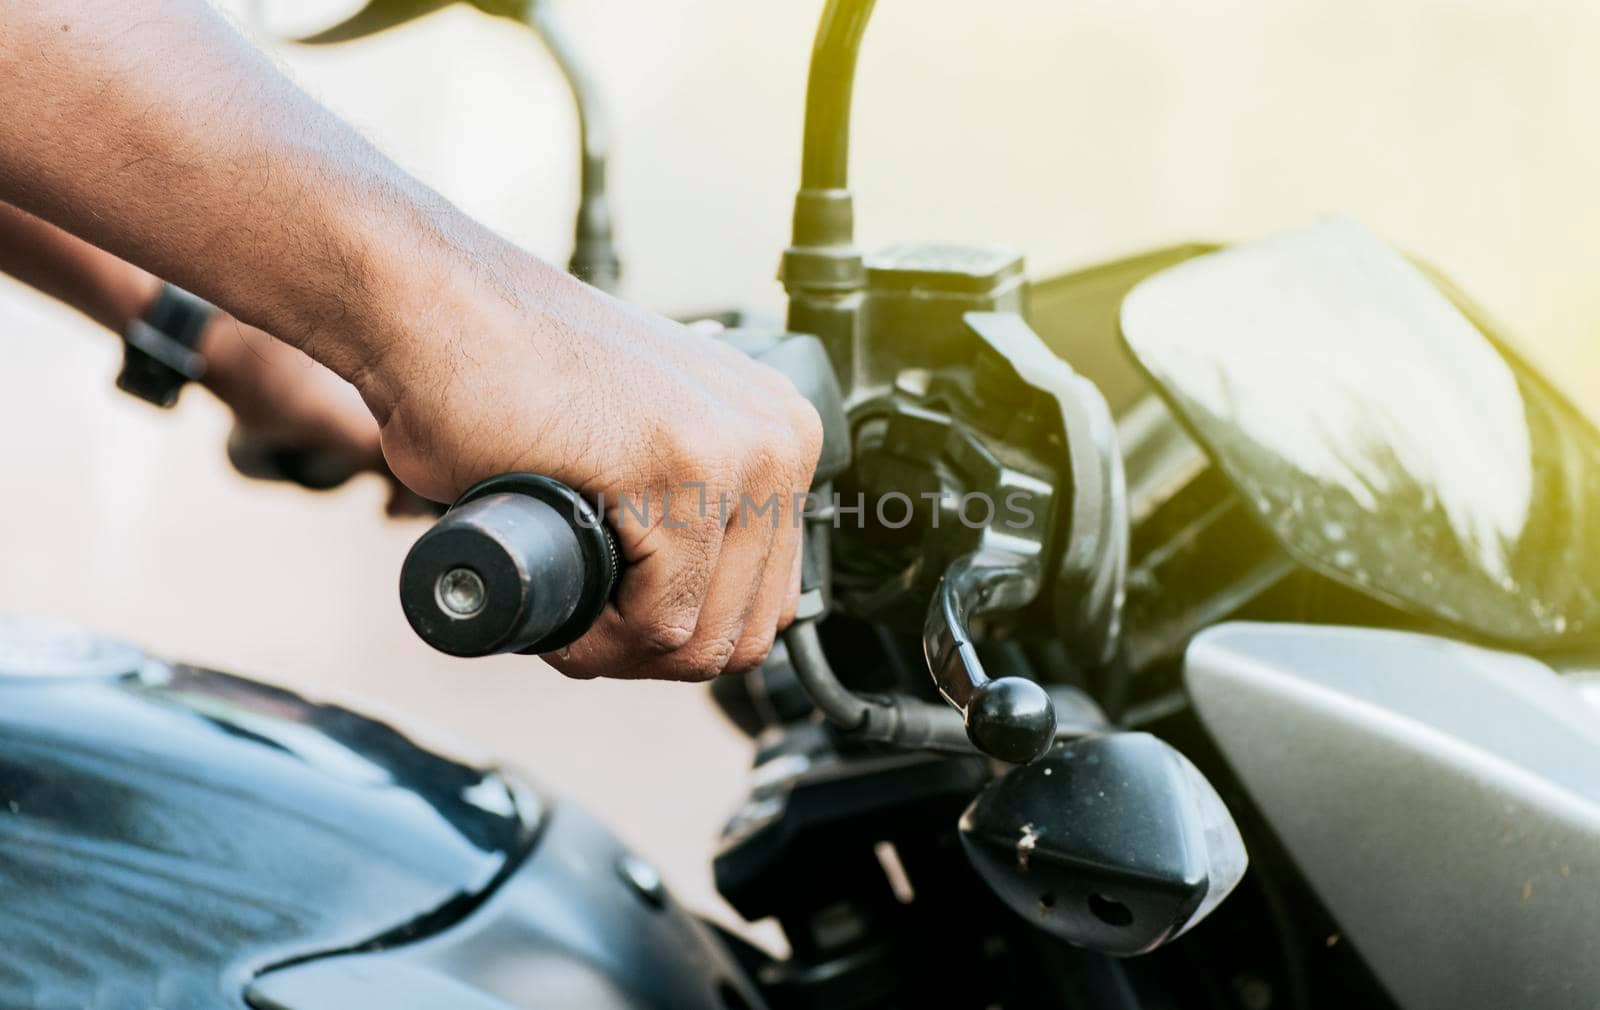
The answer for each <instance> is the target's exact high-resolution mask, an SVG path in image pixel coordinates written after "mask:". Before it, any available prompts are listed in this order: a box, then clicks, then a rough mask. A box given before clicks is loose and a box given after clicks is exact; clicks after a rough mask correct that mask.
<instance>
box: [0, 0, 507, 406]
mask: <svg viewBox="0 0 1600 1010" xmlns="http://www.w3.org/2000/svg"><path fill="white" fill-rule="evenodd" d="M0 108H7V109H19V110H26V115H6V116H0V198H3V199H7V200H9V201H10V202H12V203H15V204H17V205H19V206H21V207H23V208H25V209H27V210H29V211H32V212H34V213H36V214H38V215H39V216H41V217H44V218H46V219H48V220H51V221H54V222H56V223H58V224H61V225H63V226H64V227H66V228H68V229H69V230H71V231H72V232H74V233H76V234H79V235H82V236H84V237H85V238H86V239H88V240H90V241H91V242H93V243H95V244H96V245H99V246H102V247H104V248H106V249H109V250H111V251H112V252H115V253H116V254H118V255H119V256H121V257H123V258H125V259H127V260H131V261H133V262H135V263H138V264H139V265H141V266H142V267H145V268H146V269H148V270H150V271H151V272H153V273H156V274H159V275H160V276H163V277H166V278H169V279H171V280H173V281H174V282H175V283H178V284H180V285H182V286H184V287H186V288H189V289H191V290H193V291H195V292H197V293H199V294H201V295H203V296H205V297H207V298H209V299H211V300H212V301H215V302H217V303H218V304H220V305H223V306H224V307H226V308H227V309H228V310H229V311H231V312H232V313H233V314H234V315H236V316H238V317H239V318H241V319H243V320H245V321H247V322H249V323H252V324H254V325H257V326H260V327H261V328H263V329H265V330H268V331H269V332H272V333H275V334H278V335H280V336H281V337H282V338H283V339H285V340H287V341H289V342H291V343H294V344H296V345H298V346H301V347H303V348H305V349H307V350H308V351H310V352H311V353H312V354H314V355H315V356H317V357H319V358H321V359H322V360H324V361H325V362H326V363H328V364H329V365H331V366H332V367H333V368H334V369H335V370H336V371H339V372H340V373H341V374H344V375H346V376H354V375H358V374H361V373H363V372H367V371H370V370H371V368H372V362H373V361H374V360H375V359H378V358H381V357H382V356H384V355H385V354H388V353H390V352H392V351H394V350H395V348H393V347H392V346H390V345H392V344H393V342H394V341H396V340H400V339H402V338H403V336H404V335H405V334H407V333H408V328H407V326H406V325H405V323H406V322H407V321H409V318H408V317H410V316H412V315H414V313H415V309H414V308H413V303H414V302H415V300H416V297H417V293H418V291H419V290H423V289H426V288H428V287H430V286H432V285H435V284H439V283H443V281H444V278H443V273H442V271H443V270H444V266H445V264H450V263H453V262H455V260H456V259H458V258H459V257H457V256H455V255H453V253H454V251H455V250H457V249H460V248H462V247H466V248H469V249H470V248H471V247H472V246H474V245H483V246H486V247H488V246H492V245H493V244H494V242H493V240H492V238H491V237H489V236H488V235H487V234H486V233H484V232H483V231H482V230H481V229H478V228H477V227H476V226H475V225H472V224H471V223H470V222H468V221H467V220H466V219H465V218H464V217H463V216H462V215H460V214H459V213H457V212H456V211H455V210H454V209H453V208H451V207H450V206H449V205H448V204H446V203H445V202H444V201H443V200H441V199H440V198H439V197H437V196H436V195H435V194H433V193H432V192H431V191H429V190H427V189H426V187H423V186H422V185H420V184H419V183H417V182H416V181H415V180H413V179H411V178H410V177H408V176H407V175H406V174H405V173H404V172H402V171H400V170H399V169H397V168H396V167H395V166H393V165H392V164H391V163H390V162H389V161H388V160H387V159H385V158H384V157H383V156H382V155H380V154H378V153H377V152H376V151H375V150H373V149H372V148H371V147H370V145H368V144H366V143H365V142H364V141H362V140H361V139H360V138H359V137H358V136H356V134H355V133H354V132H353V131H351V130H350V129H349V128H348V127H346V126H345V125H344V124H342V123H340V122H339V121H338V120H337V119H335V118H334V117H333V116H332V115H330V114H329V113H328V112H326V111H325V110H323V109H322V108H321V107H320V106H318V105H317V104H316V103H314V102H312V101H311V100H310V99H309V98H307V97H306V96H305V95H304V94H303V93H301V92H300V91H299V90H298V89H297V88H295V87H294V86H293V85H292V84H291V83H290V82H289V81H287V80H286V79H285V78H284V77H283V76H282V75H281V74H280V73H278V71H277V70H276V69H275V68H274V67H273V66H272V65H271V64H270V63H269V62H268V61H267V60H266V59H265V58H264V57H263V56H262V55H261V54H259V53H258V52H256V51H255V50H254V49H252V48H251V47H250V46H249V45H248V44H247V43H246V42H245V41H244V40H243V39H241V38H240V37H239V36H238V35H237V34H236V33H235V32H234V31H233V30H232V29H231V28H230V27H229V26H228V25H227V24H226V23H225V22H224V21H223V20H222V19H221V18H220V17H219V16H218V15H216V14H215V13H214V12H212V11H211V10H210V8H209V7H208V6H206V4H205V3H203V2H202V0H53V2H47V0H12V2H10V3H8V4H6V10H5V12H4V13H3V14H0ZM41 138H48V140H44V141H42V140H41ZM180 208H181V213H176V212H175V211H177V210H179V209H180ZM402 257H403V259H402Z"/></svg>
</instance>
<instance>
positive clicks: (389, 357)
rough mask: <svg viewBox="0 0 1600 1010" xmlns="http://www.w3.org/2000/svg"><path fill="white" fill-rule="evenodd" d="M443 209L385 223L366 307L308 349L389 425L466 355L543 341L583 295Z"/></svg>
mask: <svg viewBox="0 0 1600 1010" xmlns="http://www.w3.org/2000/svg"><path fill="white" fill-rule="evenodd" d="M435 199H436V200H438V198H435ZM438 203H439V204H440V205H441V206H436V207H426V206H423V207H421V208H419V209H418V213H417V216H416V217H413V218H411V219H410V220H407V221H404V222H400V223H399V224H398V226H396V224H395V222H392V221H385V222H384V223H383V225H382V226H381V229H380V230H379V232H378V233H379V234H381V235H385V236H387V237H385V238H383V239H380V240H377V241H375V242H373V244H372V246H373V248H374V249H375V250H376V254H375V255H373V256H372V257H371V258H369V259H367V260H366V261H365V267H364V269H363V275H364V277H363V283H362V284H361V289H362V295H361V301H360V302H359V303H358V306H359V307H358V308H355V307H352V308H353V309H354V314H353V315H347V317H346V320H345V322H344V324H343V325H339V326H335V327H331V328H328V329H325V330H324V331H323V332H322V333H320V334H319V335H317V336H315V337H313V339H312V341H311V342H310V343H309V344H308V345H306V346H304V347H303V349H304V350H306V351H307V352H308V353H310V354H311V355H312V356H313V357H316V358H318V359H319V360H321V361H322V362H323V363H324V364H327V365H329V367H331V368H333V370H334V371H336V372H338V373H339V374H340V375H342V376H343V377H344V378H345V379H347V380H348V381H349V382H350V383H351V384H352V385H354V386H355V387H356V389H357V390H358V391H359V392H360V393H361V395H362V398H363V399H364V400H365V401H366V403H367V405H368V407H369V408H370V409H371V410H372V412H373V414H374V415H375V416H376V417H377V418H378V420H379V421H380V423H382V422H384V421H386V420H387V418H388V417H389V415H390V413H391V412H392V411H393V409H394V408H395V406H396V405H397V404H398V403H399V402H400V401H401V400H402V399H406V398H408V397H412V396H415V395H418V391H419V390H426V389H428V388H429V386H430V384H431V383H433V382H434V381H435V380H437V381H440V382H442V381H445V380H446V377H448V376H449V375H451V374H453V373H454V372H455V371H456V369H457V368H458V366H459V365H460V361H461V358H462V356H463V355H467V356H469V357H472V356H482V357H485V358H486V359H487V358H493V357H494V356H495V355H494V351H493V345H495V344H497V343H502V342H505V341H508V340H509V341H513V342H515V343H517V344H519V345H521V346H523V347H527V346H528V345H529V344H530V343H534V344H537V343H538V342H539V340H540V338H541V334H542V333H543V332H547V331H550V330H552V329H553V328H554V327H546V326H541V325H540V320H541V318H543V319H551V318H552V317H553V316H556V315H560V314H562V313H563V312H565V311H566V310H567V309H566V307H567V306H571V305H572V304H574V303H573V295H574V294H575V292H569V291H568V290H567V288H568V286H570V287H572V288H577V289H582V288H583V285H582V284H581V282H579V281H577V280H576V279H574V278H572V277H570V276H569V275H567V274H566V273H565V272H564V271H562V270H559V269H557V268H556V267H553V266H551V265H550V264H547V263H545V262H543V261H541V260H539V259H537V258H536V257H534V256H532V255H530V254H528V253H526V252H523V251H522V250H521V249H518V248H517V247H516V246H514V245H512V244H511V243H509V242H507V241H505V240H504V239H502V238H500V237H499V236H497V235H495V234H494V233H493V232H491V231H489V230H488V229H485V228H483V227H482V226H480V225H478V224H476V223H475V222H473V221H471V220H470V219H468V218H466V217H465V215H462V214H461V213H460V212H459V211H457V210H456V209H455V208H454V207H452V206H450V205H448V204H445V203H444V202H443V201H442V200H438ZM474 349H476V350H474ZM424 395H425V394H424Z"/></svg>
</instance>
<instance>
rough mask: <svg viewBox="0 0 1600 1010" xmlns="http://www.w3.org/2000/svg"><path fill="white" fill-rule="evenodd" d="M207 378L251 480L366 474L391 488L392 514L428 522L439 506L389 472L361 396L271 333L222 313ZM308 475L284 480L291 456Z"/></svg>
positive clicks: (334, 479) (325, 480) (316, 484)
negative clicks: (228, 415) (229, 417)
mask: <svg viewBox="0 0 1600 1010" xmlns="http://www.w3.org/2000/svg"><path fill="white" fill-rule="evenodd" d="M200 351H201V354H202V355H203V356H204V357H205V359H206V372H205V375H204V377H203V379H202V382H203V384H204V385H206V386H207V387H208V388H209V389H210V390H211V392H212V393H213V394H215V395H216V396H217V398H218V399H220V400H222V402H223V403H225V404H226V405H227V406H228V407H229V409H230V410H232V412H233V417H234V427H233V431H232V432H231V433H230V435H229V439H228V455H229V458H230V459H231V460H232V462H233V464H234V467H235V468H236V469H238V470H239V471H240V472H241V473H243V474H244V475H245V476H247V477H256V478H260V479H264V480H284V479H293V480H297V481H300V482H302V483H305V484H306V485H307V486H308V487H313V488H316V489H325V488H331V487H336V486H338V485H340V484H343V483H344V482H345V481H347V480H349V479H350V478H351V477H353V476H355V475H356V474H358V473H362V472H372V473H378V474H381V475H383V476H384V477H386V478H387V479H388V480H389V483H390V485H391V487H390V495H389V502H388V512H389V514H390V515H394V516H401V515H426V514H430V513H431V512H432V507H431V504H430V503H429V502H427V501H426V500H425V499H422V498H420V497H419V496H417V495H416V494H414V493H413V492H411V491H410V490H409V489H407V488H406V487H405V486H404V485H402V484H400V482H399V481H397V480H395V479H394V477H393V475H392V474H390V473H389V467H388V464H387V463H385V462H384V459H383V451H382V449H381V448H380V446H379V438H378V423H377V421H375V420H374V419H373V417H372V412H371V411H369V410H368V409H367V406H366V404H365V403H363V402H362V400H361V394H360V393H358V392H356V389H355V387H354V386H352V385H350V384H349V383H348V382H346V381H345V380H343V379H341V378H340V377H339V376H337V375H335V374H334V373H333V372H331V371H329V370H328V369H327V368H324V367H323V366H322V365H320V364H318V363H317V362H315V361H313V360H312V359H311V358H309V357H307V356H306V355H305V354H303V353H302V352H300V351H299V350H296V349H295V348H293V347H290V346H289V345H288V344H285V343H282V342H281V341H279V340H277V339H275V338H273V337H272V336H271V335H270V334H267V333H264V332H262V331H261V330H258V329H255V328H254V327H251V326H246V325H244V324H242V323H240V322H239V321H238V320H235V319H233V318H232V317H230V316H228V315H226V314H224V313H220V312H219V313H218V314H217V315H216V316H215V317H214V318H213V319H212V320H211V322H210V324H209V325H208V326H207V328H206V331H205V332H204V333H203V334H201V338H200ZM286 456H287V457H291V458H293V459H296V460H298V461H300V462H301V464H302V465H303V466H304V467H305V468H306V472H303V473H285V472H283V467H282V463H283V460H284V457H286Z"/></svg>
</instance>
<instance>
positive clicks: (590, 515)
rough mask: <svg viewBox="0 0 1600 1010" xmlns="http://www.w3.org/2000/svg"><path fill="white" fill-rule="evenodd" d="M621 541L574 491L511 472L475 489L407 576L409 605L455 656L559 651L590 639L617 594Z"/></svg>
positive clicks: (415, 621)
mask: <svg viewBox="0 0 1600 1010" xmlns="http://www.w3.org/2000/svg"><path fill="white" fill-rule="evenodd" d="M618 569H619V561H618V556H617V547H616V540H615V538H614V537H613V536H612V533H611V531H610V529H609V528H608V527H607V526H606V524H605V522H604V520H603V519H602V518H601V517H600V516H599V515H598V514H597V513H596V512H595V510H594V508H593V506H591V505H590V504H589V503H588V502H587V501H586V500H585V499H584V498H583V497H582V496H581V495H579V494H578V493H577V492H576V491H574V490H573V489H572V488H569V487H567V486H566V485H565V484H562V483H561V482H559V481H555V480H551V479H550V478H548V477H541V476H538V475H537V474H529V473H508V474H501V475H499V476H497V477H491V478H489V479H488V480H486V481H483V482H482V483H480V484H477V485H475V486H473V487H472V488H470V489H468V490H467V492H466V493H465V494H463V495H462V496H461V497H460V498H459V499H457V501H456V503H455V504H454V505H452V506H451V507H450V511H448V512H446V513H445V515H444V518H442V519H440V520H439V521H438V522H437V523H435V524H434V525H433V527H432V528H431V529H429V530H428V532H426V533H424V534H423V535H422V537H421V539H419V540H418V541H417V542H416V544H414V545H413V546H412V548H411V551H410V553H409V554H407V555H406V560H405V563H404V564H403V565H402V566H401V568H400V605H401V608H402V609H403V610H404V611H405V615H406V620H407V621H409V622H410V623H411V627H412V630H414V631H415V632H416V633H417V635H418V636H419V637H421V638H422V640H423V641H425V642H427V643H428V644H429V645H431V646H433V647H434V648H435V649H438V650H439V651H440V652H444V653H448V654H450V655H452V656H488V655H492V654H494V653H500V652H522V653H543V652H552V651H554V650H556V649H560V648H562V647H563V646H566V645H569V644H571V643H572V642H574V641H576V640H577V639H578V638H580V637H582V636H583V634H584V633H585V632H586V631H588V630H589V628H590V627H591V626H592V625H593V624H594V622H595V621H596V620H597V619H598V618H599V617H600V614H601V612H602V611H604V610H605V606H606V602H607V601H608V600H609V599H610V597H611V594H612V591H613V590H614V589H615V587H616V583H617V577H618V574H619V573H618Z"/></svg>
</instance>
